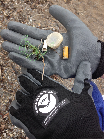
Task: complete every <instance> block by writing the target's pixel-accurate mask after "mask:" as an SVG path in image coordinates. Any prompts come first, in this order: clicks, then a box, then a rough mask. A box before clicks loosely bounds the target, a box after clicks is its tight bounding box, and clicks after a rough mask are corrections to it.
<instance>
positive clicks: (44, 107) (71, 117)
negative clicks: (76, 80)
mask: <svg viewBox="0 0 104 139" xmlns="http://www.w3.org/2000/svg"><path fill="white" fill-rule="evenodd" d="M31 74H32V76H33V74H34V76H33V77H36V78H35V79H36V80H38V81H39V82H40V83H41V85H37V84H36V83H35V82H34V81H33V80H31V79H30V78H29V77H27V76H26V75H20V76H19V77H18V78H19V82H20V85H21V86H22V88H23V89H22V90H19V91H17V93H16V101H17V103H18V105H19V107H20V108H19V109H17V110H16V109H15V108H14V107H13V106H11V107H10V114H11V115H12V116H14V117H15V118H16V119H18V120H20V121H21V122H22V123H23V124H24V125H25V126H26V127H27V128H28V130H29V132H30V133H31V134H33V135H34V136H35V137H36V139H74V138H83V139H84V138H104V133H103V132H102V130H101V128H100V124H99V117H98V114H97V111H96V108H95V105H94V102H93V100H92V98H91V97H90V95H88V90H89V88H90V84H89V83H87V82H86V81H85V82H84V89H83V90H82V93H81V94H76V93H74V92H71V91H69V90H68V89H67V88H65V87H64V86H62V85H61V84H59V83H58V82H56V81H54V80H53V79H51V78H49V77H47V76H46V75H44V77H43V81H42V80H41V73H40V72H39V71H35V72H34V73H32V70H31ZM23 90H24V91H23Z"/></svg>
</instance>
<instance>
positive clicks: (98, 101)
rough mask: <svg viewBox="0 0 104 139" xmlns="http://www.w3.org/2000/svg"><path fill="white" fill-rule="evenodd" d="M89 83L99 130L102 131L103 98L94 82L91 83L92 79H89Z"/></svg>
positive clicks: (103, 125)
mask: <svg viewBox="0 0 104 139" xmlns="http://www.w3.org/2000/svg"><path fill="white" fill-rule="evenodd" d="M90 84H91V85H92V86H93V91H92V98H93V100H94V104H95V107H96V110H97V113H98V116H99V123H100V127H101V130H102V131H104V98H103V96H102V95H101V93H100V91H99V89H98V87H97V86H96V84H95V83H93V82H92V81H90ZM72 90H73V88H72Z"/></svg>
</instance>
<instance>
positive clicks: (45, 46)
mask: <svg viewBox="0 0 104 139" xmlns="http://www.w3.org/2000/svg"><path fill="white" fill-rule="evenodd" d="M42 51H47V43H46V40H44V45H43V48H42Z"/></svg>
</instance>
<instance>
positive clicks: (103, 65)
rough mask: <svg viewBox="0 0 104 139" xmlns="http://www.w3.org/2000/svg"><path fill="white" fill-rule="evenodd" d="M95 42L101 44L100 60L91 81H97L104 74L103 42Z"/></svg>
mask: <svg viewBox="0 0 104 139" xmlns="http://www.w3.org/2000/svg"><path fill="white" fill-rule="evenodd" d="M97 42H100V43H101V58H100V62H99V64H98V67H97V69H96V70H95V72H94V73H93V74H92V79H97V78H98V77H101V76H102V75H103V74H104V42H102V41H100V40H98V41H97Z"/></svg>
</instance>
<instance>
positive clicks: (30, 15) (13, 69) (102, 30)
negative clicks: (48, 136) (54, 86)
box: [0, 0, 104, 139]
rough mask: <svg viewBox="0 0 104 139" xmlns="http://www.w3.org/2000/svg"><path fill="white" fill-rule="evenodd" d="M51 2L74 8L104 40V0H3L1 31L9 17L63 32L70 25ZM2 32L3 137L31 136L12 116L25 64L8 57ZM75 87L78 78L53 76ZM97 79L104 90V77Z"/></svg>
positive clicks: (0, 111)
mask: <svg viewBox="0 0 104 139" xmlns="http://www.w3.org/2000/svg"><path fill="white" fill-rule="evenodd" d="M51 5H60V6H62V7H64V8H66V9H68V10H69V11H71V12H73V13H74V14H75V15H76V16H78V17H79V18H80V20H82V21H83V22H84V23H85V24H86V25H87V26H88V28H89V29H90V30H91V32H92V33H93V35H94V36H96V37H97V38H98V39H99V40H101V41H103V42H104V1H103V0H99V1H97V2H96V1H95V0H0V31H1V30H2V29H6V28H7V24H8V22H9V21H17V22H20V23H23V24H27V25H29V26H33V27H37V28H40V29H46V30H53V31H57V32H59V33H62V32H66V29H65V28H64V27H63V25H61V23H60V22H59V21H57V20H56V19H55V18H53V17H52V15H50V13H49V7H50V6H51ZM3 41H4V40H3V39H2V38H1V36H0V139H27V138H26V135H25V133H24V131H23V130H21V129H19V128H17V127H15V126H13V125H12V124H11V123H10V121H9V118H8V106H9V105H10V103H11V102H12V101H13V100H14V98H15V93H16V91H17V90H18V89H20V87H19V84H18V82H17V76H18V75H19V74H20V73H21V67H20V66H18V65H17V64H16V63H14V62H13V61H12V60H10V59H9V58H8V52H6V51H5V50H3V48H2V47H1V44H2V42H3ZM50 77H51V78H53V79H54V80H57V81H59V82H60V83H61V84H63V85H65V86H66V87H67V88H68V89H71V88H72V86H73V83H74V79H62V78H61V77H59V76H58V75H56V76H55V75H53V76H50ZM92 81H94V82H95V83H96V84H97V86H98V88H99V90H100V92H101V94H104V79H101V78H98V79H96V80H92Z"/></svg>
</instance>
